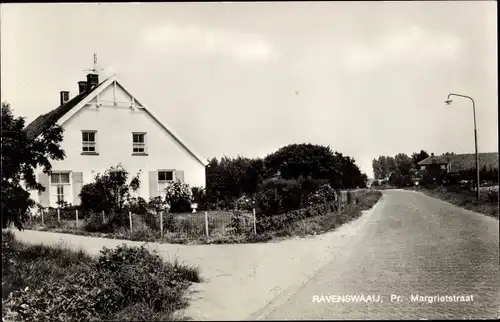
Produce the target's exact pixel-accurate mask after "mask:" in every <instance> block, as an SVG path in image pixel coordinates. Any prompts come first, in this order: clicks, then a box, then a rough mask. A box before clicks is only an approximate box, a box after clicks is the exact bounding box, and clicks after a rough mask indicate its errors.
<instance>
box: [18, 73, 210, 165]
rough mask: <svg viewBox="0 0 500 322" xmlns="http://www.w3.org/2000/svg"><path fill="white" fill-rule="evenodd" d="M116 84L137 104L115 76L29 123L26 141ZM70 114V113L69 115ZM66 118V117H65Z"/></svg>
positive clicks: (197, 156) (205, 161)
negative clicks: (110, 85)
mask: <svg viewBox="0 0 500 322" xmlns="http://www.w3.org/2000/svg"><path fill="white" fill-rule="evenodd" d="M114 82H116V83H117V84H120V86H121V87H122V89H123V90H125V92H127V93H128V94H129V95H130V96H132V97H133V99H134V101H135V102H138V100H137V99H135V96H134V95H132V94H131V93H130V91H129V90H127V89H125V87H124V86H123V85H122V84H121V82H119V81H118V78H117V77H116V74H115V75H113V76H111V77H109V78H107V79H106V80H104V81H103V82H101V83H100V84H99V85H97V86H95V87H93V88H92V89H90V90H87V91H85V92H83V93H81V94H78V95H77V96H75V97H74V98H72V99H71V100H69V101H68V102H66V103H65V104H62V105H61V106H59V107H57V108H55V109H53V110H52V111H50V112H48V113H46V114H43V115H40V116H39V117H37V118H36V119H35V120H34V121H33V122H31V123H30V124H29V125H28V126H27V127H26V128H25V131H26V134H27V136H28V139H34V138H36V137H38V136H39V135H40V134H42V133H43V132H44V131H46V130H47V129H48V128H49V127H50V126H52V125H54V124H56V123H58V122H59V123H61V124H62V123H65V122H66V121H67V120H68V119H69V118H71V117H72V116H73V115H75V114H76V113H77V112H78V111H79V110H80V109H82V108H83V107H84V106H85V105H86V104H88V102H89V101H90V100H92V99H93V98H94V97H96V96H97V95H98V94H99V93H100V92H102V91H103V90H104V89H105V88H106V87H108V85H109V84H112V83H114ZM140 105H141V106H142V108H143V109H144V110H145V111H146V112H147V113H148V114H149V115H150V116H151V117H152V118H153V119H154V120H155V121H156V122H158V123H159V124H160V125H161V126H162V127H163V128H164V129H165V130H166V131H167V132H168V133H169V134H170V135H171V136H172V137H173V138H174V139H175V140H176V141H177V142H178V143H179V144H180V145H181V146H182V147H183V148H184V149H185V150H186V151H187V152H188V153H190V154H191V155H192V156H193V157H194V158H195V159H196V160H198V162H200V163H201V164H202V165H203V166H206V165H207V164H208V161H207V160H205V159H203V158H201V157H200V156H199V155H198V154H197V153H195V152H194V151H193V149H191V148H189V147H188V146H187V145H186V143H184V142H183V140H181V139H180V138H179V135H177V134H176V133H174V131H173V130H172V129H171V128H170V127H168V126H167V125H166V124H164V123H163V122H161V121H160V119H159V118H158V117H157V116H156V115H155V113H154V112H153V111H152V110H151V109H149V108H147V107H146V106H145V105H144V104H142V103H140ZM69 112H71V113H69ZM65 116H66V117H65Z"/></svg>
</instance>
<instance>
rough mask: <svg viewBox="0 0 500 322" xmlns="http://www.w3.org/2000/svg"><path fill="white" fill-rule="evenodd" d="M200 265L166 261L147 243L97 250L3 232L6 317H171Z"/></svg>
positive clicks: (175, 316)
mask: <svg viewBox="0 0 500 322" xmlns="http://www.w3.org/2000/svg"><path fill="white" fill-rule="evenodd" d="M200 281H201V278H200V273H199V269H198V268H197V267H194V266H188V265H184V264H182V263H181V262H180V261H179V260H178V259H175V260H174V261H170V262H165V261H163V259H161V257H159V255H158V254H155V253H151V252H149V251H148V250H146V249H145V248H144V247H128V246H125V245H122V246H119V247H118V248H116V249H113V250H110V249H108V250H106V249H103V250H102V251H101V254H100V255H99V256H95V257H94V256H90V255H88V254H87V253H85V252H83V251H74V250H71V249H69V248H68V247H67V246H64V245H56V246H48V245H43V244H39V245H28V244H23V243H20V242H18V241H16V240H15V237H14V235H13V234H12V232H10V231H7V232H5V231H3V232H2V302H3V305H2V317H3V319H4V320H6V321H19V320H22V321H34V320H76V321H102V320H116V321H137V320H143V321H144V320H149V321H172V320H179V319H180V318H181V317H179V314H178V312H179V310H180V309H182V308H185V307H186V305H187V298H186V294H187V289H188V287H189V285H190V284H192V283H198V282H200Z"/></svg>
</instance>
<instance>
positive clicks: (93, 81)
mask: <svg viewBox="0 0 500 322" xmlns="http://www.w3.org/2000/svg"><path fill="white" fill-rule="evenodd" d="M97 85H99V75H98V74H88V75H87V86H88V88H89V89H92V88H93V87H94V86H97Z"/></svg>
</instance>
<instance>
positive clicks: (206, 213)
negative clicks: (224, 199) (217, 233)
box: [205, 211, 209, 237]
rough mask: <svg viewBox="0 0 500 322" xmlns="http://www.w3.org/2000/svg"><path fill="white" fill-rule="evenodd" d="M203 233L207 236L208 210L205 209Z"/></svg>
mask: <svg viewBox="0 0 500 322" xmlns="http://www.w3.org/2000/svg"><path fill="white" fill-rule="evenodd" d="M205 234H206V235H207V237H208V235H209V233H208V212H207V211H205Z"/></svg>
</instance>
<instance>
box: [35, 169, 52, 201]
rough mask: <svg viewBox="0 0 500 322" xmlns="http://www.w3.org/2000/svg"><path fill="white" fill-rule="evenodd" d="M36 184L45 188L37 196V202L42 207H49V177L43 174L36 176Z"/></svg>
mask: <svg viewBox="0 0 500 322" xmlns="http://www.w3.org/2000/svg"><path fill="white" fill-rule="evenodd" d="M38 183H40V184H41V185H43V186H44V187H45V191H43V192H42V193H40V194H39V195H38V202H40V204H41V205H42V206H44V207H48V206H49V205H50V177H49V175H48V174H45V173H43V172H41V173H39V174H38Z"/></svg>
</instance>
